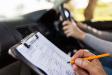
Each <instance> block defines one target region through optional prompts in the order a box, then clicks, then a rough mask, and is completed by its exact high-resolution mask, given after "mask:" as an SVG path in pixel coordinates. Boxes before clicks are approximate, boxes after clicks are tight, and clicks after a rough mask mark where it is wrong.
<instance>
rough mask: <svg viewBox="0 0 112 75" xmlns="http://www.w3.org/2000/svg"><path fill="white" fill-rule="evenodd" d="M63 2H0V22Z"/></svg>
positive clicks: (57, 0)
mask: <svg viewBox="0 0 112 75" xmlns="http://www.w3.org/2000/svg"><path fill="white" fill-rule="evenodd" d="M62 1H63V0H0V20H6V19H12V18H16V17H18V16H21V15H24V14H27V13H30V12H33V11H38V10H43V9H51V8H53V7H55V6H58V5H59V4H60V3H61V2H62Z"/></svg>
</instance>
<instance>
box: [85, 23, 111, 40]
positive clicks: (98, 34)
mask: <svg viewBox="0 0 112 75" xmlns="http://www.w3.org/2000/svg"><path fill="white" fill-rule="evenodd" d="M84 31H85V32H87V33H90V34H93V35H94V36H96V37H98V38H101V39H103V40H107V41H112V33H110V32H105V31H99V30H97V29H95V28H92V27H90V26H87V25H85V28H84Z"/></svg>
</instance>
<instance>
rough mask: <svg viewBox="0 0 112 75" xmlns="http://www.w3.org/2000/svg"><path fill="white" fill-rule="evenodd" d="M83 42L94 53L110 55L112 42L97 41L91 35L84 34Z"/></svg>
mask: <svg viewBox="0 0 112 75" xmlns="http://www.w3.org/2000/svg"><path fill="white" fill-rule="evenodd" d="M83 42H84V43H85V44H87V45H88V46H90V47H91V48H93V49H94V50H96V51H99V52H107V53H112V42H109V41H105V40H102V39H99V38H97V37H95V36H93V35H91V34H86V36H85V38H84V39H83Z"/></svg>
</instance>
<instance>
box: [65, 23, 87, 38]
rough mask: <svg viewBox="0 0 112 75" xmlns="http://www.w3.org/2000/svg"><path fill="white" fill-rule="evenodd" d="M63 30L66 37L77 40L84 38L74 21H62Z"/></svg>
mask: <svg viewBox="0 0 112 75" xmlns="http://www.w3.org/2000/svg"><path fill="white" fill-rule="evenodd" d="M63 30H64V33H65V34H66V36H67V37H73V38H76V39H79V40H83V39H84V38H85V32H83V31H82V30H80V29H79V28H78V27H77V25H76V23H75V22H74V21H64V22H63Z"/></svg>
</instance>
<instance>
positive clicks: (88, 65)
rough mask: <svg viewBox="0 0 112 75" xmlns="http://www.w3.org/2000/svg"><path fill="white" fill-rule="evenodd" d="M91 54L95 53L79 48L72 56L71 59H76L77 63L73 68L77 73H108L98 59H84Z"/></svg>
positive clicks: (80, 74)
mask: <svg viewBox="0 0 112 75" xmlns="http://www.w3.org/2000/svg"><path fill="white" fill-rule="evenodd" d="M91 56H95V55H94V54H92V53H90V52H88V51H85V50H79V51H78V52H76V54H75V55H74V56H73V57H72V59H71V61H75V64H73V70H74V71H75V73H76V75H106V73H105V71H104V69H103V67H102V65H101V63H100V61H99V60H98V59H93V60H90V61H88V60H84V58H87V57H91Z"/></svg>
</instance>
